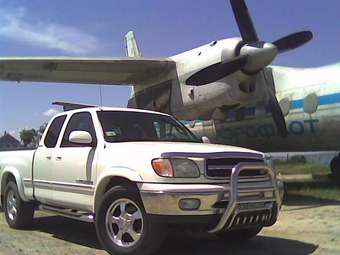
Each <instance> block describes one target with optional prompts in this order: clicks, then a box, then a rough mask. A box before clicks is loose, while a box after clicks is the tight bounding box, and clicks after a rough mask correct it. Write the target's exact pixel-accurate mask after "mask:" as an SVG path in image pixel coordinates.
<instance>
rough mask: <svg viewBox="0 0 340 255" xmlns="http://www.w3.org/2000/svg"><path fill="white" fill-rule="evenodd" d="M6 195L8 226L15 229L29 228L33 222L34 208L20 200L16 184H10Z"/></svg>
mask: <svg viewBox="0 0 340 255" xmlns="http://www.w3.org/2000/svg"><path fill="white" fill-rule="evenodd" d="M4 195H5V196H4V204H3V209H4V212H5V217H6V221H7V224H8V225H9V226H10V227H11V228H15V229H21V228H24V227H27V226H29V225H30V224H31V223H32V220H33V215H34V206H33V204H32V203H28V202H25V201H23V200H22V199H21V198H20V195H19V191H18V187H17V185H16V183H14V182H9V183H8V184H7V186H6V189H5V194H4Z"/></svg>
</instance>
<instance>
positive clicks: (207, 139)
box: [201, 136, 211, 143]
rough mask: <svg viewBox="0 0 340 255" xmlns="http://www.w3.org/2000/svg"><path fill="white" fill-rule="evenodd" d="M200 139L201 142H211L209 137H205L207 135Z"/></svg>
mask: <svg viewBox="0 0 340 255" xmlns="http://www.w3.org/2000/svg"><path fill="white" fill-rule="evenodd" d="M201 140H202V142H203V143H211V141H210V139H209V137H207V136H202V138H201Z"/></svg>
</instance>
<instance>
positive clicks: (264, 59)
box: [240, 42, 278, 74]
mask: <svg viewBox="0 0 340 255" xmlns="http://www.w3.org/2000/svg"><path fill="white" fill-rule="evenodd" d="M277 54H278V49H277V48H276V46H275V45H274V44H272V43H268V42H257V43H254V44H246V45H244V46H243V47H242V48H241V50H240V55H241V56H248V60H247V64H246V65H245V67H244V68H243V69H244V70H243V71H245V72H246V73H249V74H256V73H257V72H259V71H261V70H262V69H263V68H265V67H266V66H268V65H269V64H270V63H272V62H273V60H274V59H275V57H276V56H277Z"/></svg>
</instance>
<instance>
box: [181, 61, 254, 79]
mask: <svg viewBox="0 0 340 255" xmlns="http://www.w3.org/2000/svg"><path fill="white" fill-rule="evenodd" d="M246 63H247V56H240V57H236V58H234V59H232V60H230V61H227V62H220V63H217V64H214V65H211V66H208V67H206V68H204V69H202V70H201V71H198V72H197V73H195V74H193V75H192V76H190V78H188V79H187V80H186V84H187V85H192V86H202V85H206V84H209V83H212V82H215V81H218V80H220V79H222V78H224V77H226V76H228V75H230V74H232V73H234V72H236V71H238V70H240V69H242V68H243V67H244V66H245V65H246Z"/></svg>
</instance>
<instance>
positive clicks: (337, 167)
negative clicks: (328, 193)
mask: <svg viewBox="0 0 340 255" xmlns="http://www.w3.org/2000/svg"><path fill="white" fill-rule="evenodd" d="M330 168H331V172H332V176H333V178H334V181H335V182H336V183H338V184H340V157H339V156H337V157H335V158H333V159H332V161H331V164H330Z"/></svg>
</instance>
